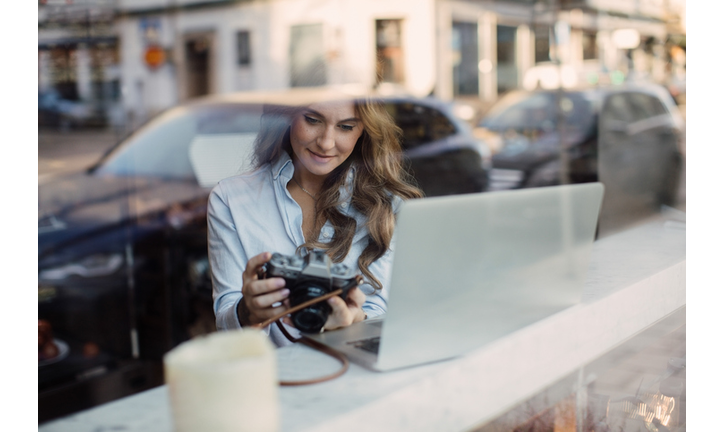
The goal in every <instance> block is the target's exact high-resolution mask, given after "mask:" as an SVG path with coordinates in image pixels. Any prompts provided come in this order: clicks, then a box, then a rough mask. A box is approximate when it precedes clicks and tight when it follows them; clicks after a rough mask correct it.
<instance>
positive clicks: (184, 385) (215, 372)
mask: <svg viewBox="0 0 724 432" xmlns="http://www.w3.org/2000/svg"><path fill="white" fill-rule="evenodd" d="M164 372H165V378H166V383H167V384H168V390H169V398H170V400H171V410H172V413H173V422H174V428H175V430H176V431H177V432H201V431H204V432H207V431H215V432H224V431H234V432H240V431H254V432H257V431H277V430H279V396H278V389H277V387H278V378H277V365H276V356H275V353H274V347H273V346H272V344H271V343H270V342H269V340H268V337H267V336H266V335H265V334H263V333H261V332H260V331H258V330H235V331H225V332H217V333H212V334H210V335H208V336H201V337H197V338H194V339H192V340H190V341H188V342H184V343H182V344H181V345H179V346H178V347H176V348H174V349H173V350H171V351H170V352H169V353H167V354H166V355H165V356H164Z"/></svg>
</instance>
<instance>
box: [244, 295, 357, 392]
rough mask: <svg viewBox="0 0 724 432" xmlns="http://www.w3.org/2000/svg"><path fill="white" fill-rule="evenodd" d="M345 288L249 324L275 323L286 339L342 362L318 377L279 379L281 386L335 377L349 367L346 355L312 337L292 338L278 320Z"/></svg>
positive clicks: (303, 383)
mask: <svg viewBox="0 0 724 432" xmlns="http://www.w3.org/2000/svg"><path fill="white" fill-rule="evenodd" d="M355 286H356V285H355ZM345 288H346V290H345V289H342V288H340V289H337V290H334V291H332V292H330V293H327V294H325V295H323V296H319V297H316V298H313V299H312V300H308V301H306V302H304V303H301V304H298V305H296V306H294V307H292V308H289V309H287V310H285V311H284V312H282V313H280V314H277V315H275V316H273V317H271V318H269V319H267V320H266V321H263V322H262V323H260V324H256V325H253V326H251V327H254V328H258V329H262V328H264V327H266V326H268V325H270V324H272V323H276V325H277V327H279V330H280V331H281V332H282V334H284V336H285V337H286V338H287V339H289V340H290V341H292V342H295V343H296V342H300V343H303V344H304V345H307V346H308V347H310V348H312V349H316V350H317V351H321V352H323V353H324V354H327V355H328V356H330V357H334V358H335V359H337V360H339V361H340V363H342V367H341V368H340V369H339V370H337V371H336V372H334V373H332V374H330V375H326V376H323V377H319V378H312V379H308V380H300V381H279V385H281V386H298V385H307V384H316V383H320V382H324V381H329V380H331V379H334V378H337V377H338V376H340V375H342V374H344V373H345V372H347V369H349V360H347V356H345V355H344V354H342V353H340V352H338V351H335V350H333V349H332V348H329V347H326V346H324V345H322V344H320V343H319V342H317V341H315V340H313V339H309V338H306V337H304V336H302V337H301V338H299V339H295V338H293V337H292V335H290V334H289V332H288V331H287V330H286V329H285V328H284V324H282V323H281V321H280V320H281V319H282V318H284V317H285V316H287V315H289V314H292V313H294V312H296V311H298V310H301V309H304V308H305V307H307V306H311V305H313V304H315V303H319V302H321V301H324V300H327V299H328V298H331V297H334V296H336V295H341V294H343V293H346V291H347V290H349V289H350V288H351V287H345Z"/></svg>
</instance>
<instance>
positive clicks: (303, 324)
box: [289, 283, 332, 333]
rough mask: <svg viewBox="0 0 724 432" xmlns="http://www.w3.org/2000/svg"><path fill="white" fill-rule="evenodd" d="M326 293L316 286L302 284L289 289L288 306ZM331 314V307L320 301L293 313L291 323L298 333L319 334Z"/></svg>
mask: <svg viewBox="0 0 724 432" xmlns="http://www.w3.org/2000/svg"><path fill="white" fill-rule="evenodd" d="M326 293H327V291H326V290H325V289H324V288H321V287H319V286H318V285H315V284H310V283H307V284H305V283H302V284H299V285H297V286H296V287H294V288H292V289H291V294H290V296H289V304H290V305H291V306H296V305H299V304H302V303H304V302H306V301H309V300H312V299H315V298H318V297H321V296H323V295H324V294H326ZM331 312H332V307H331V306H330V305H329V304H327V302H326V301H321V302H319V303H315V304H313V305H310V306H307V307H305V308H304V309H301V310H299V311H297V312H295V313H293V314H292V322H293V323H294V326H295V327H296V328H297V329H298V330H299V331H300V332H303V333H319V332H320V331H321V330H322V327H324V324H325V323H326V322H327V317H329V314H330V313H331Z"/></svg>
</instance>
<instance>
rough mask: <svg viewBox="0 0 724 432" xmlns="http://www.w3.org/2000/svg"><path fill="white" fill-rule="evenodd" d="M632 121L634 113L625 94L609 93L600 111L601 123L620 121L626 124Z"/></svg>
mask: <svg viewBox="0 0 724 432" xmlns="http://www.w3.org/2000/svg"><path fill="white" fill-rule="evenodd" d="M632 121H634V114H633V111H632V108H631V106H630V105H629V102H628V101H627V99H626V96H625V94H623V93H616V94H613V95H611V96H610V97H609V98H608V100H607V101H606V104H605V106H604V109H603V112H602V113H601V124H602V125H603V126H604V127H605V126H607V125H608V126H610V124H611V122H617V123H618V124H621V123H622V122H623V123H625V124H628V123H630V122H632Z"/></svg>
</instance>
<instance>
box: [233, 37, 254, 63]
mask: <svg viewBox="0 0 724 432" xmlns="http://www.w3.org/2000/svg"><path fill="white" fill-rule="evenodd" d="M236 63H237V64H238V65H239V66H249V65H250V64H251V41H250V38H249V32H248V31H246V30H244V31H240V32H237V33H236Z"/></svg>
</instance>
